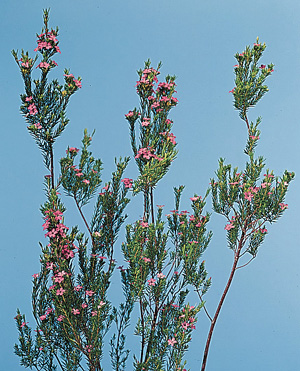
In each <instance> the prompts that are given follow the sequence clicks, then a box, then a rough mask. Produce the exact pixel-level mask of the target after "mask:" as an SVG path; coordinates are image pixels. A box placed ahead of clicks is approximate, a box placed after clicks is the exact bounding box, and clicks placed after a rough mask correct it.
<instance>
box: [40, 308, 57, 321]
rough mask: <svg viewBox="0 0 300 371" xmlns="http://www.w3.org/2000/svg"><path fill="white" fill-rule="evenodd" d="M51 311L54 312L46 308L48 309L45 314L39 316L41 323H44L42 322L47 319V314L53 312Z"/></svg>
mask: <svg viewBox="0 0 300 371" xmlns="http://www.w3.org/2000/svg"><path fill="white" fill-rule="evenodd" d="M53 311H54V309H53V308H48V309H47V310H46V312H45V314H43V315H41V316H40V320H41V321H44V320H45V319H46V318H47V316H48V314H50V313H51V312H53Z"/></svg>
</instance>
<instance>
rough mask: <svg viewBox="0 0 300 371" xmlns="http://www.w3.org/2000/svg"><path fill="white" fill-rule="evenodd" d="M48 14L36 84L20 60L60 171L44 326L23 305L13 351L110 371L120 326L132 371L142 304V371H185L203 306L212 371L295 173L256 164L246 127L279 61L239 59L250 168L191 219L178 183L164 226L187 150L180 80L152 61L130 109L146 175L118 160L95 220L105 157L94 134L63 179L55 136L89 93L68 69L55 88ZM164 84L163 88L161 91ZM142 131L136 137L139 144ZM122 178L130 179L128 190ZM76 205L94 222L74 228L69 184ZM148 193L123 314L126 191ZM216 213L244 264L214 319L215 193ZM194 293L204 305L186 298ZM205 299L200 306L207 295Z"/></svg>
mask: <svg viewBox="0 0 300 371" xmlns="http://www.w3.org/2000/svg"><path fill="white" fill-rule="evenodd" d="M48 18H49V11H48V10H45V11H44V28H43V29H42V33H41V34H40V35H37V37H38V41H37V42H38V47H37V48H36V49H35V51H37V52H38V53H39V54H40V56H41V62H40V63H39V64H38V66H37V67H38V68H39V69H40V71H41V77H40V79H39V80H32V76H31V75H32V69H33V67H34V64H35V62H36V61H37V58H38V57H37V56H36V57H35V58H31V57H30V56H29V54H28V52H24V51H23V50H22V52H21V59H18V53H17V52H15V51H13V52H12V54H13V56H14V58H15V60H16V62H17V64H18V66H19V68H20V71H21V75H22V77H23V80H24V85H25V94H22V95H21V101H22V105H21V113H22V114H23V115H24V116H25V120H26V122H27V124H28V130H29V133H30V134H31V135H32V136H33V137H34V139H35V141H36V142H37V144H38V146H39V148H40V149H41V152H42V155H43V157H44V162H45V165H46V167H47V168H48V169H49V170H50V175H47V176H46V177H45V182H44V184H45V191H46V201H45V202H44V204H43V205H42V206H41V213H42V215H43V218H44V224H43V228H44V230H45V231H46V233H45V237H47V239H48V243H47V245H46V246H44V245H43V244H41V243H40V247H41V256H40V262H41V270H40V273H39V274H34V275H33V277H34V278H33V291H32V308H33V316H34V318H35V320H36V324H37V326H36V330H35V331H36V334H35V337H33V336H32V330H31V328H30V327H29V326H28V325H27V323H28V322H26V320H25V315H22V314H21V312H20V311H19V310H17V316H16V317H15V319H16V324H17V328H18V331H19V344H16V345H15V348H14V349H15V353H16V355H18V356H19V357H20V359H21V365H23V366H24V367H27V368H28V367H29V368H30V369H32V368H35V369H37V370H45V371H54V370H56V369H57V368H58V367H59V368H60V369H61V370H62V371H74V370H79V369H81V370H83V369H84V368H83V366H82V365H83V364H84V363H85V365H86V366H87V367H88V369H89V370H90V371H102V369H103V368H102V364H101V363H102V358H103V345H104V340H105V336H106V335H107V333H108V331H109V330H110V329H111V326H114V327H113V328H114V329H115V330H114V332H113V335H112V337H111V340H110V357H111V365H112V369H113V370H115V371H124V370H125V369H126V364H127V363H126V362H127V360H128V357H129V350H128V349H126V335H127V331H128V327H129V325H130V319H131V314H132V312H133V310H134V307H135V306H137V307H138V310H139V315H138V319H137V321H136V323H135V330H134V334H135V335H136V336H139V338H140V349H139V350H138V351H135V352H133V369H134V370H135V371H142V370H147V371H158V370H159V371H185V370H186V369H185V365H186V361H185V360H184V356H185V353H186V351H187V350H188V346H189V343H190V341H191V338H192V332H193V330H194V329H195V324H196V323H197V315H198V313H199V311H200V310H201V309H202V308H204V310H205V312H206V314H207V316H208V318H209V319H210V321H211V328H210V332H209V335H208V340H207V341H208V342H207V344H208V346H207V347H206V350H205V352H206V354H204V361H203V367H202V370H204V368H205V364H206V357H207V352H208V347H209V342H210V339H211V336H212V332H213V329H214V325H215V322H216V320H217V317H218V315H219V312H220V309H221V306H222V304H223V301H224V298H225V296H226V294H227V292H228V289H229V286H230V284H231V281H232V278H233V275H234V272H235V270H236V269H238V268H241V267H242V266H244V265H247V264H248V263H249V262H250V261H251V260H252V259H253V258H254V257H256V255H257V252H258V249H259V247H260V245H261V244H262V243H263V241H264V239H265V236H266V234H267V229H266V224H267V223H274V222H275V221H277V220H278V219H279V217H281V215H282V214H283V212H284V210H285V209H287V207H288V206H287V204H285V203H284V201H285V196H286V193H287V190H288V186H289V183H290V182H291V181H292V180H293V178H294V173H292V172H288V171H285V172H284V174H283V175H282V176H281V177H275V176H274V174H273V171H270V170H268V169H267V170H266V171H265V174H263V169H264V168H265V160H264V159H263V157H261V156H259V157H257V158H255V149H256V146H257V144H258V140H259V136H260V130H259V129H258V126H259V125H260V124H261V118H260V117H259V118H258V119H257V120H256V122H255V123H253V122H250V123H249V121H248V117H247V112H248V109H249V108H250V107H252V106H254V105H255V104H256V103H257V102H258V101H259V100H260V99H261V98H262V96H263V95H264V94H265V93H266V92H267V91H268V88H267V86H266V85H264V83H265V80H266V78H267V77H268V76H269V75H270V74H271V72H272V69H273V64H269V65H268V67H266V66H265V65H261V66H260V67H258V62H259V59H260V58H261V56H262V54H263V51H264V50H265V47H266V46H265V44H260V43H259V42H258V39H257V42H256V43H255V44H254V46H253V48H250V47H246V50H245V51H244V52H243V53H241V54H236V56H235V57H236V59H237V61H238V65H236V66H235V75H236V78H235V84H236V87H235V88H234V89H233V90H232V92H233V98H234V106H235V108H236V109H237V110H238V111H239V115H240V117H241V119H242V120H244V121H245V122H246V125H247V130H248V138H247V143H246V147H245V150H244V153H245V154H246V156H247V162H246V165H245V169H244V170H243V172H241V171H240V172H238V169H237V168H232V166H231V165H230V164H228V165H227V164H225V160H224V159H223V158H221V159H220V160H219V167H218V170H217V171H216V180H215V179H214V178H213V179H211V188H210V189H209V190H208V191H207V192H206V194H205V196H204V197H203V198H202V197H201V196H199V195H197V194H194V196H193V197H191V198H190V199H191V210H192V211H191V212H188V211H187V210H183V211H180V210H179V209H180V200H181V197H182V194H183V190H184V186H179V187H178V188H174V195H175V209H174V210H172V211H171V212H170V214H168V215H167V222H165V221H163V206H158V209H157V210H155V209H154V196H153V193H154V190H155V188H156V187H157V184H158V182H159V180H160V179H162V178H163V177H164V176H165V175H166V174H167V172H168V170H169V168H170V166H171V164H172V162H173V160H174V159H175V157H176V155H177V150H176V142H175V138H176V137H175V136H174V134H173V133H172V132H171V129H172V125H173V121H172V120H171V119H169V118H168V115H169V113H170V111H171V109H172V108H173V107H175V106H176V105H177V102H178V101H177V99H176V98H175V97H174V96H173V95H174V93H176V91H175V87H176V84H175V76H170V75H168V76H166V78H165V81H164V82H160V83H159V82H158V78H157V76H158V75H159V74H160V72H159V69H160V67H161V63H160V64H159V65H158V67H157V68H156V69H154V68H153V67H151V63H150V60H148V61H147V62H145V66H144V69H141V70H139V71H138V75H139V81H138V82H137V85H136V87H137V94H138V96H139V101H140V108H139V109H137V108H135V109H134V110H133V111H129V113H128V114H126V115H125V116H126V119H127V121H128V123H129V132H130V140H131V147H132V151H133V155H134V158H135V162H136V164H137V167H138V171H139V175H138V177H137V179H136V180H134V181H133V180H132V179H129V178H123V176H124V172H125V170H126V167H127V165H128V162H129V157H125V158H124V159H122V158H120V159H119V160H116V159H115V165H116V170H115V171H114V172H113V173H112V176H111V180H110V181H108V182H106V183H105V186H104V187H102V190H101V192H100V193H99V194H98V196H97V198H96V201H95V205H94V213H93V215H92V218H91V221H90V222H88V221H87V219H86V217H85V215H84V213H83V209H82V208H83V206H85V205H86V204H88V203H89V202H90V201H91V200H92V199H93V198H94V196H95V195H96V192H97V191H98V190H99V187H100V186H101V183H102V180H101V171H102V162H101V160H100V159H95V158H94V156H93V155H92V152H91V151H89V146H90V144H91V141H92V136H93V134H94V133H93V134H92V135H89V134H88V133H87V130H86V129H85V131H84V136H83V140H82V148H81V155H80V158H79V160H78V162H77V165H76V160H77V155H78V152H79V149H77V148H76V147H68V149H67V150H66V156H65V157H64V158H62V159H61V160H60V168H61V174H60V176H59V179H58V181H57V182H55V179H54V149H53V144H54V142H55V140H56V139H57V138H58V137H59V136H60V135H61V134H62V132H63V131H64V129H65V127H66V125H67V124H68V122H69V120H68V119H67V118H66V108H67V104H68V102H69V99H70V97H71V95H72V94H74V93H75V92H76V91H77V90H78V89H79V88H80V87H81V79H80V78H78V79H75V78H74V76H73V75H72V74H70V72H69V70H65V71H64V72H65V74H64V77H65V83H64V85H60V84H59V83H58V81H57V80H53V81H52V82H50V83H49V82H48V73H49V72H50V71H51V69H52V68H54V67H55V66H56V65H57V64H56V62H55V61H54V60H53V59H52V57H53V56H54V55H55V54H56V53H58V52H60V49H59V47H58V44H59V42H58V40H57V36H58V29H57V28H56V29H55V30H54V29H51V30H49V28H48ZM155 84H157V86H156V87H155ZM137 133H138V141H137ZM122 183H123V184H122ZM60 187H62V188H63V190H64V191H65V194H66V195H67V196H69V197H72V198H73V199H74V202H75V204H76V207H77V209H78V212H79V214H80V216H81V218H82V221H83V222H84V225H85V227H86V232H85V233H84V232H82V231H80V230H79V228H78V227H73V228H71V229H69V228H68V227H67V226H66V225H65V224H64V223H65V218H64V213H65V211H66V208H65V206H64V204H63V201H62V200H61V198H60V196H59V195H60V194H59V192H58V191H59V188H60ZM129 190H132V191H133V194H134V195H135V194H137V193H139V192H142V193H143V195H144V203H143V217H142V218H140V219H139V220H136V221H135V222H133V223H131V224H129V225H127V226H126V240H125V242H123V243H122V247H121V248H122V252H123V256H124V259H125V262H126V264H127V266H126V267H125V268H124V267H123V266H119V267H118V268H117V269H119V270H120V272H121V282H122V286H123V294H124V299H123V300H124V301H123V302H121V303H120V304H119V306H118V308H117V307H113V306H112V303H111V302H110V298H109V295H108V290H109V288H110V283H111V279H112V276H113V273H114V271H115V268H116V261H115V259H114V252H115V244H116V241H117V239H118V235H119V232H120V229H121V226H122V224H123V223H124V221H125V220H126V218H127V215H126V214H124V211H125V208H126V206H127V204H128V203H129V198H128V197H127V196H128V192H129ZM210 190H211V193H212V203H213V210H214V211H215V212H216V213H218V214H221V215H224V217H225V218H226V220H227V222H228V224H227V225H226V226H225V230H226V231H227V242H228V246H229V248H230V249H231V250H232V251H233V253H234V264H233V268H232V271H231V274H230V278H229V280H228V283H227V286H226V288H225V290H224V293H223V295H222V298H221V300H220V303H219V306H218V308H217V310H216V313H215V316H214V317H213V318H212V317H210V315H209V314H208V312H207V310H206V308H205V305H204V301H203V299H202V296H203V295H204V294H205V293H206V292H207V290H208V289H209V288H210V286H211V278H210V277H209V278H208V277H207V276H208V274H207V272H206V269H205V261H203V260H202V255H203V253H204V252H205V251H206V249H207V247H208V245H209V243H210V240H211V238H212V232H211V231H208V230H207V226H208V222H209V220H210V217H211V214H210V213H208V212H206V213H205V212H204V208H205V205H206V199H207V197H208V195H209V191H210ZM245 253H249V254H250V255H251V256H252V257H251V259H250V260H249V261H248V263H246V264H244V265H241V266H238V262H239V260H240V258H241V257H242V256H243V255H244V254H245ZM191 290H194V291H195V292H196V293H197V294H198V297H199V302H198V303H197V304H195V305H194V306H192V305H190V304H189V302H188V298H189V293H190V291H191ZM197 300H198V299H197Z"/></svg>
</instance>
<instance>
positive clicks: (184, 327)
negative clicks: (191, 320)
mask: <svg viewBox="0 0 300 371" xmlns="http://www.w3.org/2000/svg"><path fill="white" fill-rule="evenodd" d="M181 326H182V328H183V329H184V330H187V329H188V327H189V324H188V322H186V321H184V322H182V324H181Z"/></svg>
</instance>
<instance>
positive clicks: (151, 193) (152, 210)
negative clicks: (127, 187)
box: [150, 187, 154, 224]
mask: <svg viewBox="0 0 300 371" xmlns="http://www.w3.org/2000/svg"><path fill="white" fill-rule="evenodd" d="M153 202H154V201H153V188H152V187H151V188H150V203H151V205H150V206H151V216H152V224H154V206H153Z"/></svg>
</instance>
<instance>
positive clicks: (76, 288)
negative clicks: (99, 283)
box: [74, 285, 82, 291]
mask: <svg viewBox="0 0 300 371" xmlns="http://www.w3.org/2000/svg"><path fill="white" fill-rule="evenodd" d="M81 289H82V286H80V285H77V286H75V287H74V290H75V291H80V290H81Z"/></svg>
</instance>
